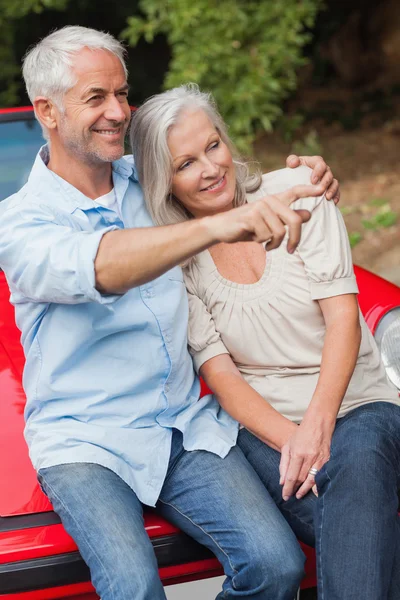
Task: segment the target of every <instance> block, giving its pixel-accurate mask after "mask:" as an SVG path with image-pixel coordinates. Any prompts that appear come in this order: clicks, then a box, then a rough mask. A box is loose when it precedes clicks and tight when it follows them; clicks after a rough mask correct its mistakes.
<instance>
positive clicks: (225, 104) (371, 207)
mask: <svg viewBox="0 0 400 600" xmlns="http://www.w3.org/2000/svg"><path fill="white" fill-rule="evenodd" d="M67 24H79V25H85V26H91V27H95V28H97V29H103V30H107V31H109V32H111V33H112V34H114V35H115V36H117V37H119V38H120V39H122V40H125V42H126V44H127V49H128V66H129V72H130V84H131V96H130V102H131V104H133V105H138V104H140V103H141V102H142V101H143V100H144V99H145V98H146V97H148V96H149V95H151V94H154V93H156V92H159V91H161V90H162V89H165V88H168V87H171V86H174V85H177V84H180V83H182V82H187V81H195V82H197V83H198V84H199V85H200V86H201V87H202V88H203V89H205V90H210V91H212V92H213V93H214V96H215V98H216V99H217V101H218V104H219V107H220V110H221V112H222V114H223V116H224V117H225V119H226V120H227V122H228V124H229V126H230V132H231V135H232V137H233V139H234V140H235V142H236V143H237V145H238V146H239V148H240V149H241V151H242V152H243V153H244V154H245V155H247V156H254V157H255V158H256V160H258V161H259V162H260V163H261V165H262V167H263V169H264V170H271V169H275V168H280V167H282V166H284V163H285V158H286V156H287V155H288V154H289V153H290V152H296V153H299V154H322V156H323V157H324V158H325V160H326V161H327V163H328V164H329V165H330V166H331V168H332V170H333V172H334V174H335V176H336V177H337V178H338V179H339V180H340V182H341V189H342V196H341V197H342V199H341V202H340V207H341V210H342V212H343V214H344V217H345V220H346V223H347V227H348V231H349V237H350V242H351V245H352V247H353V254H354V261H355V262H356V263H357V264H359V265H361V266H364V267H367V268H369V269H371V270H372V271H374V272H377V273H379V274H381V275H383V276H384V277H386V278H388V279H390V280H392V281H394V282H396V283H397V284H400V218H399V214H400V169H399V166H400V152H399V142H400V68H399V64H400V10H399V3H398V0H380V1H379V2H376V0H325V1H322V0H258V1H253V0H119V1H116V0H101V2H98V1H95V0H0V64H1V69H0V106H1V107H7V106H22V105H26V104H27V103H28V99H27V97H26V95H25V91H24V88H23V84H22V81H21V76H20V62H21V58H22V56H23V55H24V53H25V51H26V49H27V48H28V47H29V46H30V45H31V44H33V43H34V42H36V41H37V40H38V39H39V38H40V37H43V36H45V35H47V34H48V33H49V32H50V31H51V30H53V29H55V28H59V27H62V26H64V25H67Z"/></svg>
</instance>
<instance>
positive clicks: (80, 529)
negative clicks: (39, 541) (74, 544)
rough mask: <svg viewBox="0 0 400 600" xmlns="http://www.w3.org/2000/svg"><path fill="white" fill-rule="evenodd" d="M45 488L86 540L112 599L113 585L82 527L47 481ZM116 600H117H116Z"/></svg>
mask: <svg viewBox="0 0 400 600" xmlns="http://www.w3.org/2000/svg"><path fill="white" fill-rule="evenodd" d="M40 476H41V478H42V480H43V481H45V478H44V476H43V474H42V475H40ZM45 483H46V485H47V487H48V488H49V489H50V490H51V492H52V494H53V495H54V497H55V498H57V500H58V502H59V503H60V504H61V505H62V506H63V508H64V509H65V511H66V512H67V513H68V514H69V516H70V517H71V519H72V521H73V522H74V523H75V525H76V526H77V528H78V530H79V531H80V532H81V534H82V536H83V538H84V539H85V540H86V543H87V544H88V546H89V548H90V550H91V551H92V552H93V554H94V555H95V557H96V558H97V560H98V561H99V564H100V565H101V568H102V569H103V572H104V574H105V576H106V579H107V581H108V585H109V589H110V591H111V593H112V595H113V597H114V588H113V584H112V581H111V580H110V578H109V576H108V573H107V569H106V568H105V566H104V564H103V562H102V560H101V559H100V557H99V555H98V554H97V552H96V551H95V550H94V549H93V547H92V544H90V543H89V539H88V537H87V536H86V533H85V532H84V530H83V529H82V527H81V526H80V525H79V523H78V522H77V521H76V519H75V518H74V516H73V515H72V513H71V511H70V510H69V508H68V507H67V506H66V505H65V504H64V502H63V501H62V500H61V498H60V496H59V495H58V494H57V492H56V491H55V490H54V488H53V486H52V485H51V484H50V483H48V482H47V481H45ZM116 600H118V599H117V598H116Z"/></svg>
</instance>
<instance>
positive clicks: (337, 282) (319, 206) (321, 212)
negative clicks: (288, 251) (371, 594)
mask: <svg viewBox="0 0 400 600" xmlns="http://www.w3.org/2000/svg"><path fill="white" fill-rule="evenodd" d="M292 208H296V209H298V208H307V209H308V210H310V212H311V219H310V220H309V221H308V222H307V223H305V224H304V225H303V228H302V236H301V241H300V244H299V246H298V249H297V252H298V254H299V256H300V258H301V259H302V261H303V263H304V268H305V271H306V274H307V277H308V279H309V282H310V291H311V297H312V299H313V300H321V299H323V298H330V297H332V296H339V295H341V294H357V293H358V287H357V282H356V278H355V275H354V271H353V262H352V257H351V249H350V243H349V238H348V235H347V230H346V226H345V224H344V221H343V217H342V215H341V213H340V211H339V210H338V209H337V208H336V206H335V204H334V203H333V202H328V201H327V200H326V199H325V198H324V196H322V197H320V198H306V199H304V200H303V199H302V200H298V201H296V202H295V203H294V204H292Z"/></svg>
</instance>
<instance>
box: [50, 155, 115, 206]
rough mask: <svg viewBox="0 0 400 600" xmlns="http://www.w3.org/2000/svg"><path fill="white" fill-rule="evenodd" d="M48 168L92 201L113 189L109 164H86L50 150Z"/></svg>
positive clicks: (110, 165)
mask: <svg viewBox="0 0 400 600" xmlns="http://www.w3.org/2000/svg"><path fill="white" fill-rule="evenodd" d="M47 168H48V169H50V171H53V173H55V174H56V175H58V176H59V177H61V178H62V179H64V180H65V181H67V182H68V183H70V184H71V185H73V186H74V187H75V188H76V189H77V190H79V191H80V192H82V194H84V195H85V196H87V197H88V198H91V199H92V200H95V199H96V198H100V196H104V194H107V193H108V192H110V191H111V190H112V187H113V181H112V164H111V163H109V162H104V163H98V164H94V163H92V164H86V163H84V162H82V161H80V160H77V159H76V158H75V157H72V156H59V155H58V153H52V151H51V149H50V160H49V162H48V164H47Z"/></svg>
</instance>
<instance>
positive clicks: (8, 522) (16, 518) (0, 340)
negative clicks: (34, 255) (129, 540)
mask: <svg viewBox="0 0 400 600" xmlns="http://www.w3.org/2000/svg"><path fill="white" fill-rule="evenodd" d="M32 119H33V113H32V109H31V108H21V109H12V110H11V109H9V110H0V140H1V123H2V122H5V121H6V122H14V121H20V120H26V121H29V120H32ZM0 198H1V196H0ZM356 276H357V281H358V285H359V288H360V296H359V301H360V306H361V309H362V312H363V314H364V316H365V318H366V321H367V323H368V325H369V327H370V329H371V330H372V331H374V330H375V328H376V326H377V324H378V323H379V321H380V320H381V318H382V317H383V316H384V315H385V314H386V313H387V312H389V311H390V310H392V309H393V308H396V307H399V306H400V288H398V287H397V286H395V285H393V284H391V283H389V282H387V281H385V280H383V279H381V278H379V277H377V276H375V275H373V274H371V273H369V272H368V271H366V270H364V269H361V268H356ZM23 366H24V356H23V351H22V347H21V345H20V333H19V331H18V330H17V328H16V325H15V320H14V309H13V307H12V306H11V304H10V303H9V290H8V286H7V282H6V280H5V277H4V274H3V273H1V272H0V397H1V401H0V599H3V600H53V599H56V598H69V599H70V600H78V599H79V600H95V599H96V598H97V596H96V594H95V592H94V590H93V587H92V586H91V583H90V577H89V571H88V568H87V567H86V565H85V563H84V562H83V560H82V559H81V557H80V555H79V553H78V550H77V547H76V545H75V543H74V541H73V540H72V539H71V537H70V536H69V535H68V534H67V533H66V532H65V530H64V528H63V526H62V525H61V522H60V519H59V517H58V516H57V515H56V513H54V512H53V510H52V507H51V505H50V503H49V501H48V500H47V498H46V496H45V495H44V494H43V493H42V491H41V489H40V487H39V486H38V483H37V479H36V475H35V472H34V470H33V467H32V465H31V463H30V460H29V457H28V450H27V447H26V444H25V440H24V438H23V429H24V416H23V412H24V407H25V395H24V391H23V388H22V383H21V381H22V371H23ZM204 391H205V389H204V387H203V392H204ZM145 526H146V530H147V533H148V535H149V537H150V539H151V541H152V543H153V547H154V550H155V553H156V556H157V560H158V564H159V573H160V577H161V579H162V581H163V583H164V585H168V584H172V583H179V582H184V581H192V580H195V579H203V578H206V577H212V576H214V575H219V574H222V569H221V566H220V564H219V563H218V561H217V560H216V558H215V557H214V556H213V555H212V554H211V553H210V551H209V550H207V549H206V548H204V547H203V546H201V545H199V544H198V543H196V542H194V541H193V540H191V539H190V538H189V537H188V536H186V535H185V534H183V533H182V532H180V531H179V530H178V529H176V527H174V526H172V525H171V524H169V523H167V522H166V521H165V520H163V519H161V518H160V517H158V516H157V515H155V514H154V513H153V512H148V513H146V514H145ZM303 548H304V550H305V552H306V554H307V564H306V571H307V575H306V577H305V579H304V581H303V584H302V588H303V589H306V588H311V587H314V586H315V564H314V555H313V550H312V549H310V548H306V547H304V546H303Z"/></svg>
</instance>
